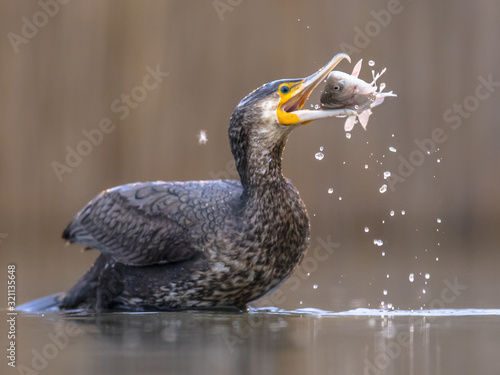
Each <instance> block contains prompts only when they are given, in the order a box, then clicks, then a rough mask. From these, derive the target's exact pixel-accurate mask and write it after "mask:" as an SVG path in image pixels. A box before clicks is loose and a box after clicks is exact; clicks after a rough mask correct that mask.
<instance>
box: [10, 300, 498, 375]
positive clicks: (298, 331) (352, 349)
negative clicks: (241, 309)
mask: <svg viewBox="0 0 500 375" xmlns="http://www.w3.org/2000/svg"><path fill="white" fill-rule="evenodd" d="M17 328H18V333H19V336H18V353H17V355H18V358H17V364H18V370H19V369H20V367H19V366H21V365H22V366H26V368H31V369H34V370H35V371H36V373H40V374H54V375H57V374H121V375H125V374H301V375H304V374H432V375H437V374H454V375H455V374H464V375H465V374H467V375H469V374H499V373H500V355H499V354H500V310H451V309H450V310H436V311H414V312H412V311H383V310H374V309H357V310H351V311H345V312H340V313H332V312H328V311H323V310H318V309H301V310H294V311H285V310H278V309H275V308H266V309H253V310H251V312H250V313H230V312H186V311H185V312H168V313H167V312H165V313H146V314H144V313H141V314H136V313H108V314H101V315H97V316H96V315H82V314H61V313H59V312H50V313H46V314H26V313H25V314H22V313H19V315H18V322H17ZM9 370H10V369H9ZM9 373H15V371H12V370H11V371H10V372H9ZM20 373H22V372H20Z"/></svg>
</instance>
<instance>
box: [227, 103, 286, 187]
mask: <svg viewBox="0 0 500 375" xmlns="http://www.w3.org/2000/svg"><path fill="white" fill-rule="evenodd" d="M290 131H291V128H290V129H285V128H279V127H273V126H270V125H269V124H266V123H262V124H259V123H251V124H247V123H245V121H244V119H243V116H242V114H241V113H239V112H238V111H236V112H235V113H233V116H232V118H231V124H230V127H229V140H230V144H231V151H232V153H233V156H234V160H235V163H236V169H237V170H238V173H239V175H240V179H241V184H242V185H243V191H244V193H243V194H244V196H246V197H252V196H257V197H258V195H259V194H260V193H262V192H263V191H269V190H271V191H280V189H282V187H283V184H285V183H286V181H285V178H284V177H283V174H282V172H281V157H282V155H283V149H284V148H285V144H286V141H287V139H288V135H289V133H290Z"/></svg>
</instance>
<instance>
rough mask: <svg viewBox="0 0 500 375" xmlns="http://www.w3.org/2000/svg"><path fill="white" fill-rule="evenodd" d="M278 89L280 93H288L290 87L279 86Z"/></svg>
mask: <svg viewBox="0 0 500 375" xmlns="http://www.w3.org/2000/svg"><path fill="white" fill-rule="evenodd" d="M280 91H281V93H282V94H288V93H289V92H290V87H288V86H281V89H280Z"/></svg>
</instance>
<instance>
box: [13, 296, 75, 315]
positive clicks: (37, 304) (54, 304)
mask: <svg viewBox="0 0 500 375" xmlns="http://www.w3.org/2000/svg"><path fill="white" fill-rule="evenodd" d="M65 295H66V293H56V294H52V295H50V296H46V297H42V298H39V299H36V300H34V301H30V302H26V303H25V304H22V305H19V306H16V311H24V312H39V311H57V310H59V306H61V305H62V301H63V299H64V296H65Z"/></svg>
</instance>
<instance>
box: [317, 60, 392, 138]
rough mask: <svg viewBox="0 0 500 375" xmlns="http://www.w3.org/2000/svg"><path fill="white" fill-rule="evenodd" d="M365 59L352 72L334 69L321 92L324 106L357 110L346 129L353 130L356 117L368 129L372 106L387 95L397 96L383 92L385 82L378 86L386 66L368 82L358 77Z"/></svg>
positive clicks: (321, 100) (378, 103)
mask: <svg viewBox="0 0 500 375" xmlns="http://www.w3.org/2000/svg"><path fill="white" fill-rule="evenodd" d="M362 63H363V59H361V60H359V61H358V63H357V64H356V65H355V66H354V69H353V71H352V73H351V74H347V73H344V72H340V71H337V70H334V71H332V72H331V73H330V74H329V75H328V77H327V78H326V86H325V89H324V90H323V93H322V94H321V98H320V102H321V106H322V107H323V108H325V109H326V108H328V109H339V108H350V109H353V110H355V111H356V112H357V114H356V115H354V116H348V117H347V120H346V122H345V125H344V130H345V131H351V130H352V128H353V127H354V125H355V124H356V118H358V119H359V123H360V124H361V125H362V126H363V128H364V129H366V126H367V125H368V119H369V118H370V115H371V114H372V111H371V108H373V107H376V106H378V105H380V104H382V102H383V101H384V99H385V97H387V96H397V95H396V94H394V93H393V92H392V91H390V92H382V90H383V89H384V88H385V84H381V85H380V90H379V91H377V90H378V87H377V86H376V82H377V80H378V79H379V78H380V77H381V76H382V74H384V73H385V71H386V68H384V69H383V70H382V71H381V72H380V73H378V74H375V72H374V71H372V73H373V81H372V82H371V83H367V82H365V81H363V80H362V79H360V78H358V76H359V73H360V71H361V64H362Z"/></svg>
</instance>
